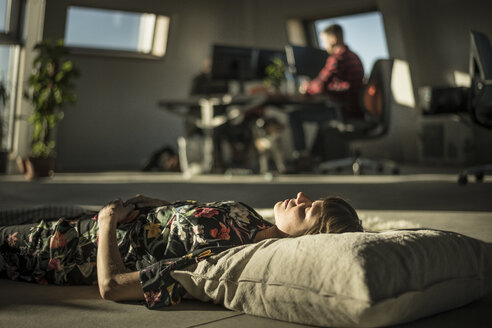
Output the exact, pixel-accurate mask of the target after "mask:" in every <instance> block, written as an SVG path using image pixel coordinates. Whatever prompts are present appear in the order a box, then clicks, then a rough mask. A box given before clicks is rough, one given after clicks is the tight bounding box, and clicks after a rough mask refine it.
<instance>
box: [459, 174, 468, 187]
mask: <svg viewBox="0 0 492 328" xmlns="http://www.w3.org/2000/svg"><path fill="white" fill-rule="evenodd" d="M467 183H468V178H467V177H466V174H460V176H459V177H458V184H460V185H462V186H464V185H466V184H467Z"/></svg>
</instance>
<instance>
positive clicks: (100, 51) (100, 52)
mask: <svg viewBox="0 0 492 328" xmlns="http://www.w3.org/2000/svg"><path fill="white" fill-rule="evenodd" d="M71 7H78V8H86V9H96V10H97V9H99V10H111V11H117V12H125V13H133V14H153V15H155V16H156V24H155V26H154V33H153V35H152V47H151V51H150V53H143V52H138V51H131V50H120V49H105V48H97V47H83V46H71V45H69V44H65V46H66V47H67V48H68V49H69V51H70V54H72V55H83V56H100V57H114V58H132V59H151V60H162V59H164V58H165V57H166V54H167V51H168V45H169V35H170V31H171V21H172V18H171V15H170V14H168V13H160V12H154V11H143V10H141V9H140V10H131V9H122V8H114V7H107V6H98V5H87V4H80V3H78V2H76V1H74V2H73V3H71V4H69V5H67V7H66V10H65V14H66V15H65V31H64V33H63V38H64V39H65V38H66V31H67V24H68V10H69V9H70V8H71ZM161 16H163V17H166V18H167V30H166V35H165V38H164V44H163V49H164V50H163V54H162V55H154V54H152V52H153V50H154V46H155V38H156V30H157V20H158V19H159V17H161Z"/></svg>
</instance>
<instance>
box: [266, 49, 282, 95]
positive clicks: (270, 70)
mask: <svg viewBox="0 0 492 328" xmlns="http://www.w3.org/2000/svg"><path fill="white" fill-rule="evenodd" d="M265 74H266V77H265V79H264V83H265V84H266V85H267V86H271V87H273V89H274V90H275V92H276V93H279V92H280V86H281V84H282V81H284V80H285V63H284V61H283V60H282V58H279V57H275V58H273V59H272V63H271V64H270V65H268V66H267V67H266V68H265Z"/></svg>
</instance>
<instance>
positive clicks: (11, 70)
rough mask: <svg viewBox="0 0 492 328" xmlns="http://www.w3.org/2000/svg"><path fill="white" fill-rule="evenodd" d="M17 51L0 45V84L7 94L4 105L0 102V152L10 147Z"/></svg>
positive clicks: (9, 46) (13, 46)
mask: <svg viewBox="0 0 492 328" xmlns="http://www.w3.org/2000/svg"><path fill="white" fill-rule="evenodd" d="M19 49H20V47H19V46H16V45H0V83H2V85H3V87H4V88H5V89H6V92H7V100H6V102H5V105H4V103H3V101H0V124H2V126H1V129H0V132H1V133H2V135H1V136H0V140H1V142H2V143H1V144H0V150H5V149H7V150H8V149H10V148H11V146H12V135H13V134H12V133H13V125H14V115H13V113H14V103H15V102H14V100H15V94H16V91H17V68H18V66H19V65H18V58H19Z"/></svg>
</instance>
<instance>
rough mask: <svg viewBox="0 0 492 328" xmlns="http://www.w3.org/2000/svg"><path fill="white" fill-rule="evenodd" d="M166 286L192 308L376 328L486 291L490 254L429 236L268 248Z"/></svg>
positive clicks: (352, 236)
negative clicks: (206, 305)
mask: <svg viewBox="0 0 492 328" xmlns="http://www.w3.org/2000/svg"><path fill="white" fill-rule="evenodd" d="M172 276H173V277H174V278H175V279H176V280H178V281H179V282H180V283H182V284H183V285H184V287H185V288H186V289H187V291H188V292H189V293H190V294H191V295H192V296H194V297H195V298H197V299H200V300H202V301H213V302H215V303H220V304H223V305H224V306H225V307H226V308H229V309H232V310H237V311H243V312H245V313H248V314H253V315H258V316H263V317H268V318H274V319H279V320H285V321H290V322H297V323H303V324H309V325H318V326H361V327H364V326H382V325H391V324H398V323H403V322H407V321H411V320H415V319H417V318H421V317H424V316H428V315H431V314H434V313H437V312H441V311H445V310H448V309H452V308H455V307H459V306H462V305H465V304H467V303H469V302H471V301H473V300H474V299H477V298H478V297H480V296H482V295H483V294H484V293H485V290H486V287H488V288H490V287H491V276H492V244H488V243H485V242H482V241H479V240H477V239H473V238H470V237H466V236H463V235H460V234H456V233H452V232H445V231H436V230H415V231H413V230H406V231H388V232H383V233H345V234H323V235H315V236H303V237H299V238H286V239H269V240H264V241H262V242H260V243H257V244H251V245H244V246H239V247H235V248H233V249H230V250H228V251H226V252H223V253H221V254H218V255H216V256H213V257H211V258H209V259H207V260H204V261H202V262H199V263H198V264H197V265H194V266H192V267H190V268H188V269H187V270H184V271H174V272H172ZM487 279H488V280H487Z"/></svg>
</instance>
